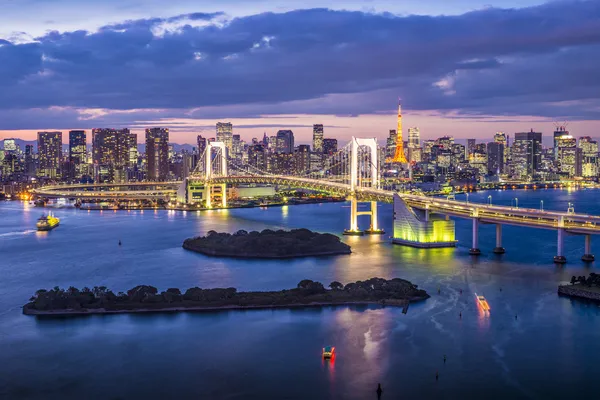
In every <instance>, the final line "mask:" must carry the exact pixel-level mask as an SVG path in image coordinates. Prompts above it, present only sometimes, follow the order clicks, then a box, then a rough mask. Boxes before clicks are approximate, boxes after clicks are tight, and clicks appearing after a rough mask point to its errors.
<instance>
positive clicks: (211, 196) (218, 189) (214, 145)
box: [204, 142, 227, 208]
mask: <svg viewBox="0 0 600 400" xmlns="http://www.w3.org/2000/svg"><path fill="white" fill-rule="evenodd" d="M213 149H215V150H216V151H217V153H216V156H217V157H216V159H215V160H213V158H212V152H213ZM213 161H215V162H216V164H217V166H218V168H219V171H218V172H217V173H215V172H214V171H213ZM213 176H227V146H226V145H225V143H224V142H208V143H207V145H206V154H205V156H204V179H205V182H206V185H205V190H206V207H207V208H211V207H212V205H213V202H215V201H218V200H221V207H222V208H225V207H227V185H226V184H224V183H222V184H214V183H212V182H211V179H212V177H213Z"/></svg>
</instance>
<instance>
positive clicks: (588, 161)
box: [579, 136, 598, 178]
mask: <svg viewBox="0 0 600 400" xmlns="http://www.w3.org/2000/svg"><path fill="white" fill-rule="evenodd" d="M579 148H580V149H581V176H583V177H584V178H596V177H597V176H598V142H596V141H595V140H593V139H592V138H591V137H589V136H583V137H580V138H579Z"/></svg>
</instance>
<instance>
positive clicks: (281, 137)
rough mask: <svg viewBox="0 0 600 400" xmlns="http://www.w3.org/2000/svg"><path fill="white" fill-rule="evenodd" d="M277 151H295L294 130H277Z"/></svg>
mask: <svg viewBox="0 0 600 400" xmlns="http://www.w3.org/2000/svg"><path fill="white" fill-rule="evenodd" d="M275 152H277V153H293V152H294V132H292V131H290V130H280V131H277V142H276V145H275Z"/></svg>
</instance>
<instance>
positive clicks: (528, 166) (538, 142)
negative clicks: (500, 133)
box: [511, 129, 542, 179]
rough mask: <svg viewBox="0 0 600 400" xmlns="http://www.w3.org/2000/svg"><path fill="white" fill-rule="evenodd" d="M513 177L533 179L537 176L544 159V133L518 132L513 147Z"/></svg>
mask: <svg viewBox="0 0 600 400" xmlns="http://www.w3.org/2000/svg"><path fill="white" fill-rule="evenodd" d="M511 154H512V169H513V175H516V176H517V177H519V178H521V179H532V178H534V177H535V175H536V174H537V172H538V170H539V168H540V165H541V160H542V159H541V157H542V133H541V132H534V131H533V129H532V130H531V131H530V132H517V133H515V140H514V142H513V145H512V147H511Z"/></svg>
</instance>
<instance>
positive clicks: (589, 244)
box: [581, 235, 595, 262]
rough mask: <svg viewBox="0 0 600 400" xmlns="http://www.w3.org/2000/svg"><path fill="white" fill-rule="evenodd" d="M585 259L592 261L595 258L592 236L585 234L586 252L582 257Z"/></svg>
mask: <svg viewBox="0 0 600 400" xmlns="http://www.w3.org/2000/svg"><path fill="white" fill-rule="evenodd" d="M581 259H582V260H583V261H586V262H592V261H594V260H595V257H594V255H593V254H592V236H591V235H585V253H584V254H583V257H581Z"/></svg>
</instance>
